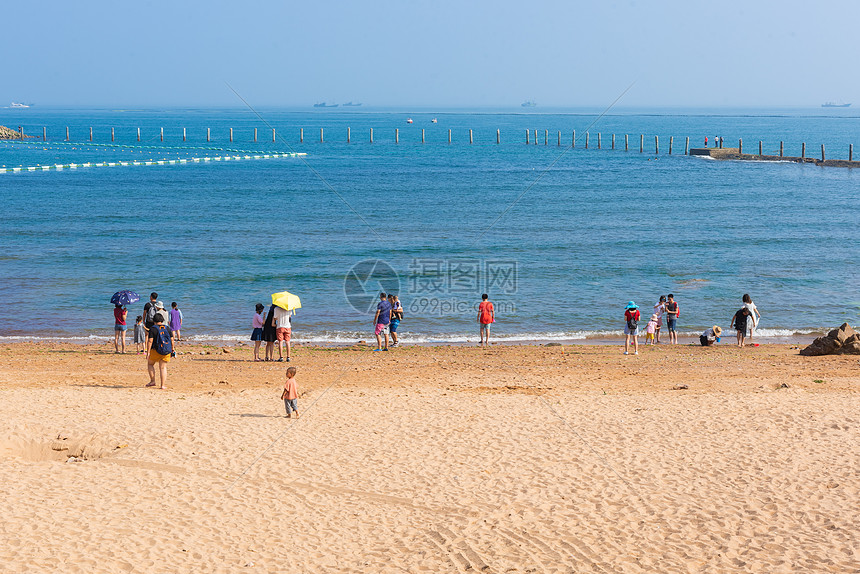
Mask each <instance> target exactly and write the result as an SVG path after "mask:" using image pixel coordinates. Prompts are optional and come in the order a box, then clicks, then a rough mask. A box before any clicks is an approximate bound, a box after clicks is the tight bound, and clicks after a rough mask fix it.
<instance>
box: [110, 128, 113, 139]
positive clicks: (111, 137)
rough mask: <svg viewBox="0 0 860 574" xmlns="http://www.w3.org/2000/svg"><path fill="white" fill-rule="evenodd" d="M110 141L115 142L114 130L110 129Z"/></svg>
mask: <svg viewBox="0 0 860 574" xmlns="http://www.w3.org/2000/svg"><path fill="white" fill-rule="evenodd" d="M110 141H114V131H113V128H111V129H110Z"/></svg>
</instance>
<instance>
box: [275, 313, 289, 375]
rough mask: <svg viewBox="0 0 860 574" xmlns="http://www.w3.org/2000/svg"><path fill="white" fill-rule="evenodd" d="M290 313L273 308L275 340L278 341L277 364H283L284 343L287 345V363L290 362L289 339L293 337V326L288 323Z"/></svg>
mask: <svg viewBox="0 0 860 574" xmlns="http://www.w3.org/2000/svg"><path fill="white" fill-rule="evenodd" d="M290 315H292V311H288V310H287V309H282V308H281V307H277V306H276V307H275V324H276V325H277V327H276V328H275V338H276V339H277V340H278V362H281V363H283V362H284V343H286V344H287V362H288V363H289V362H290V339H291V338H292V335H293V326H292V324H291V323H290Z"/></svg>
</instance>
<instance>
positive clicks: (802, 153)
mask: <svg viewBox="0 0 860 574" xmlns="http://www.w3.org/2000/svg"><path fill="white" fill-rule="evenodd" d="M779 155H782V154H779ZM800 157H801V158H805V157H806V142H803V143H802V144H800Z"/></svg>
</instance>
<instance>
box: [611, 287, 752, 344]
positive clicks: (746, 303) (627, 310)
mask: <svg viewBox="0 0 860 574" xmlns="http://www.w3.org/2000/svg"><path fill="white" fill-rule="evenodd" d="M664 314H665V315H666V328H667V330H668V332H669V343H670V344H677V343H678V332H677V328H676V327H677V322H678V317H680V316H681V307H680V305H678V302H677V301H675V296H674V295H673V294H672V293H669V294H668V295H660V298H659V300H658V301H657V303H655V304H654V312H653V314H652V315H651V318H650V319H649V320H648V323H647V324H646V325H645V344H646V345H655V344H658V343H660V331H661V329H662V327H663V315H664ZM640 319H641V313H640V311H639V306H638V305H637V304H636V303H635V302H633V301H630V302H629V303H627V305H626V306H625V307H624V354H625V355H629V354H630V348H631V343H632V348H633V354H634V355H638V354H639V340H638V336H639V321H640ZM759 319H761V313H759V312H758V308H757V307H756V306H755V303H753V300H752V297H750V296H749V294H748V293H745V294H744V296H743V307H741V308H740V309H739V310H738V311H737V312H736V313H735V314H734V316H733V317H732V321H731V324H730V328H734V329H735V330H736V331H737V341H738V347H744V346H745V345H746V336H747V330H749V337H750V339H752V336H753V334H754V332H755V329H756V327H757V326H758V322H759ZM722 332H723V330H722V328H721V327H720V326H719V325H714V326H713V327H708V328H707V329H705V331H704V332H703V333H702V334H701V335H699V343H700V344H701V345H702V346H703V347H710V346H711V345H713V344H715V343H717V342H718V341H719V340H720V336H721V335H722Z"/></svg>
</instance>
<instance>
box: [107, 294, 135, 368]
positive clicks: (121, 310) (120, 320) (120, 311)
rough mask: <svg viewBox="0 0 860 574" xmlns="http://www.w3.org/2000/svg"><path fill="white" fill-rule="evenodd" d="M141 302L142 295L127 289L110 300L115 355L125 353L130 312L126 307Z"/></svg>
mask: <svg viewBox="0 0 860 574" xmlns="http://www.w3.org/2000/svg"><path fill="white" fill-rule="evenodd" d="M139 300H140V295H138V294H137V293H135V292H134V291H129V290H127V289H126V290H123V291H117V292H116V293H114V294H113V297H111V298H110V302H111V303H113V319H114V321H113V346H114V352H115V353H120V352H122V353H125V332H126V331H127V330H128V325H127V324H126V318H127V317H128V310H127V309H126V308H125V306H126V305H128V304H130V303H135V302H136V301H139ZM120 349H121V350H120Z"/></svg>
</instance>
